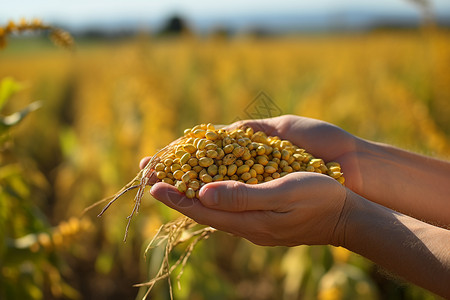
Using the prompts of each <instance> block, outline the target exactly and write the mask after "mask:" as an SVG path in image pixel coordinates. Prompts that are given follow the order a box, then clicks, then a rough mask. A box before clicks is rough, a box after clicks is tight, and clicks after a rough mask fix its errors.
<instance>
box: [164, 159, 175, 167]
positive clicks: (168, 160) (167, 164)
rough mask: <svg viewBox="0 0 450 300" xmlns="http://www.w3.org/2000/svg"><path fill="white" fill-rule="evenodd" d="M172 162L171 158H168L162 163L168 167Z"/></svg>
mask: <svg viewBox="0 0 450 300" xmlns="http://www.w3.org/2000/svg"><path fill="white" fill-rule="evenodd" d="M172 164H173V159H171V158H168V159H166V160H165V161H164V165H165V166H167V167H170V166H171V165H172Z"/></svg>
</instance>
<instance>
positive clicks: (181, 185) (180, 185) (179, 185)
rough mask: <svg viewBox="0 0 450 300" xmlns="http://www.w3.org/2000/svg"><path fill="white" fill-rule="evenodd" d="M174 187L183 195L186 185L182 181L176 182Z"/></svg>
mask: <svg viewBox="0 0 450 300" xmlns="http://www.w3.org/2000/svg"><path fill="white" fill-rule="evenodd" d="M175 187H176V188H177V189H178V191H179V192H180V193H184V192H186V190H187V186H186V183H185V182H184V181H177V182H176V183H175Z"/></svg>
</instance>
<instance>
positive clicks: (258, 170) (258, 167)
mask: <svg viewBox="0 0 450 300" xmlns="http://www.w3.org/2000/svg"><path fill="white" fill-rule="evenodd" d="M252 169H254V170H255V171H256V174H263V173H264V166H263V165H261V164H254V165H253V166H252Z"/></svg>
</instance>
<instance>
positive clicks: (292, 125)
mask: <svg viewBox="0 0 450 300" xmlns="http://www.w3.org/2000/svg"><path fill="white" fill-rule="evenodd" d="M244 124H245V125H246V126H250V127H252V128H253V129H254V130H263V131H265V132H266V133H267V134H268V135H277V136H279V137H281V138H283V139H288V140H290V141H292V142H293V143H294V144H297V145H299V146H300V147H302V148H305V149H307V151H308V152H310V153H311V154H313V155H314V156H316V157H320V158H323V159H324V160H325V161H337V162H339V163H340V164H341V166H342V170H343V172H344V176H345V178H346V187H343V186H341V185H340V184H339V183H338V182H337V181H335V180H334V179H331V178H330V177H328V176H325V175H322V174H315V173H305V172H298V173H292V174H289V175H287V176H285V177H283V178H280V179H277V180H273V181H270V182H267V183H263V184H259V185H246V184H243V183H239V182H232V181H226V182H214V183H210V184H208V185H206V186H204V187H203V188H202V189H201V190H200V196H199V198H200V199H199V200H197V199H188V198H186V197H184V196H183V195H182V194H180V193H178V192H177V191H176V189H175V188H174V187H173V186H170V185H168V184H164V183H157V184H155V185H154V186H153V187H152V189H151V193H152V195H153V196H154V197H155V198H156V199H158V200H160V201H161V202H163V203H165V204H166V205H168V206H170V207H172V208H174V209H176V210H178V211H180V212H181V213H183V214H185V215H187V216H189V217H191V218H192V219H194V220H195V221H197V222H198V223H200V224H207V225H210V226H212V227H214V228H217V229H220V230H223V231H226V232H230V233H233V234H235V235H238V236H241V237H244V238H246V239H248V240H250V241H252V242H254V243H255V244H258V245H270V246H274V245H284V246H296V245H302V244H307V245H326V244H331V245H334V246H343V247H345V248H347V249H348V250H351V251H353V252H356V253H358V254H361V255H363V256H365V257H367V258H369V259H371V260H373V261H374V262H376V263H377V264H379V265H381V266H383V267H385V268H387V269H389V270H391V271H393V272H394V273H397V274H398V275H400V276H402V277H404V278H405V279H407V280H409V281H411V282H413V283H415V284H417V285H420V286H423V287H424V288H427V289H429V290H430V291H433V292H435V293H436V294H439V295H441V296H443V297H447V298H450V287H449V285H448V283H449V282H450V250H449V249H450V231H449V230H447V229H445V228H446V227H447V228H448V227H449V225H450V199H449V195H450V186H449V185H448V183H449V179H450V164H449V163H448V162H444V161H439V160H435V159H432V158H428V157H424V156H420V155H417V154H413V153H410V152H407V151H404V150H400V149H397V148H394V147H391V146H388V145H383V144H378V143H373V142H370V141H365V140H362V139H359V138H357V137H355V136H353V135H351V134H350V133H348V132H346V131H344V130H342V129H340V128H338V127H336V126H334V125H332V124H329V123H326V122H322V121H318V120H313V119H308V118H302V117H297V116H282V117H278V118H273V119H265V120H250V121H244ZM239 125H242V123H238V124H234V125H232V126H239ZM144 164H145V160H143V162H142V164H141V166H142V165H144ZM427 222H428V223H427ZM431 224H434V225H431ZM436 224H437V225H439V226H440V227H439V226H435V225H436Z"/></svg>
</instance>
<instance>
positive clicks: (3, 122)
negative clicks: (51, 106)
mask: <svg viewBox="0 0 450 300" xmlns="http://www.w3.org/2000/svg"><path fill="white" fill-rule="evenodd" d="M39 107H41V102H40V101H36V102H33V103H31V104H30V105H28V106H27V107H25V108H24V109H22V110H21V111H18V112H15V113H13V114H11V115H9V116H6V117H2V116H0V134H2V133H3V132H4V131H5V130H6V129H8V128H9V127H11V126H13V125H16V124H18V123H19V122H20V121H22V120H23V118H25V117H26V116H27V115H28V114H29V113H30V112H32V111H35V110H36V109H38V108H39Z"/></svg>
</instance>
